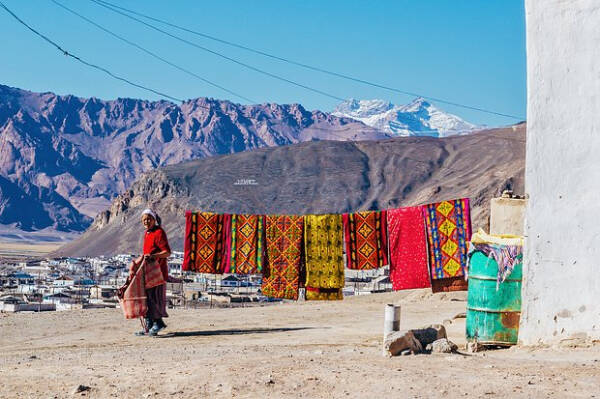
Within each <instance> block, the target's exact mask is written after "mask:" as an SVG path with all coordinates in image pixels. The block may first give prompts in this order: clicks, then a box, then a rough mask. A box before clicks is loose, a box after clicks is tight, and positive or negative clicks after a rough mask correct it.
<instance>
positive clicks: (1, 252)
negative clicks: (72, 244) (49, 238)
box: [0, 241, 62, 259]
mask: <svg viewBox="0 0 600 399" xmlns="http://www.w3.org/2000/svg"><path fill="white" fill-rule="evenodd" d="M61 245H62V243H58V244H39V243H36V244H23V243H18V242H7V241H0V258H3V257H5V258H8V259H13V258H20V257H40V256H44V255H46V254H48V253H50V252H52V251H56V250H57V249H58V248H59V247H60V246H61Z"/></svg>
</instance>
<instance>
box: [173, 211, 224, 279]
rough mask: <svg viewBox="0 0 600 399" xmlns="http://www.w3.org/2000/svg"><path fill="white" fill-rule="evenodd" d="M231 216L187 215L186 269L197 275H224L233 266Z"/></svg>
mask: <svg viewBox="0 0 600 399" xmlns="http://www.w3.org/2000/svg"><path fill="white" fill-rule="evenodd" d="M230 226H231V215H219V214H216V213H211V212H191V211H187V212H186V213H185V239H184V255H183V264H182V269H183V270H186V271H193V272H197V273H223V272H224V271H225V269H226V268H227V264H228V263H229V259H228V252H229V240H230V230H231V227H230Z"/></svg>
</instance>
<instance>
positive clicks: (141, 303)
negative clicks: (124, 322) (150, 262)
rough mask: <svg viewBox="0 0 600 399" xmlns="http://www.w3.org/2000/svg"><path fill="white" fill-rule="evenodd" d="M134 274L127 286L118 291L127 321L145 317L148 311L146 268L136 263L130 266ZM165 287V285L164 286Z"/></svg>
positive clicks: (129, 278)
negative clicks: (145, 282) (145, 280)
mask: <svg viewBox="0 0 600 399" xmlns="http://www.w3.org/2000/svg"><path fill="white" fill-rule="evenodd" d="M129 270H131V271H132V273H131V274H130V275H129V277H128V278H127V281H126V282H125V284H124V285H123V286H122V287H121V288H119V290H118V291H117V296H118V297H119V303H120V304H121V309H123V315H124V316H125V318H126V319H136V318H138V317H145V316H146V313H147V311H148V305H147V300H146V299H147V298H146V289H145V287H144V276H143V274H144V268H143V267H137V266H136V265H135V263H133V262H132V264H131V265H130V266H129ZM163 286H164V284H163Z"/></svg>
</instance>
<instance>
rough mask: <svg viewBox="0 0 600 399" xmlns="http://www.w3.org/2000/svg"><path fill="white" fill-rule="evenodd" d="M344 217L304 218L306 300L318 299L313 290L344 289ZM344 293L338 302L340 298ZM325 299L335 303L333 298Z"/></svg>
mask: <svg viewBox="0 0 600 399" xmlns="http://www.w3.org/2000/svg"><path fill="white" fill-rule="evenodd" d="M342 228H343V227H342V216H341V215H307V216H305V217H304V245H305V248H304V253H305V257H306V284H305V286H306V292H307V295H306V299H309V300H310V299H316V298H314V296H313V295H312V294H310V292H315V291H314V289H317V290H320V289H331V288H335V289H339V290H340V291H341V289H342V288H343V287H344V284H345V280H344V259H343V248H342V239H343V238H342ZM340 295H341V292H340V293H337V294H336V298H335V299H341V298H340ZM323 299H333V298H331V297H327V298H323Z"/></svg>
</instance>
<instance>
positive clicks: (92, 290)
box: [0, 252, 392, 312]
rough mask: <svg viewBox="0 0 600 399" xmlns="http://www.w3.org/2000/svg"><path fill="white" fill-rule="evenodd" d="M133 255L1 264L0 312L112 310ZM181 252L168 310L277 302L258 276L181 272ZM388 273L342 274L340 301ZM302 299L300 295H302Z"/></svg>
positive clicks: (369, 289)
mask: <svg viewBox="0 0 600 399" xmlns="http://www.w3.org/2000/svg"><path fill="white" fill-rule="evenodd" d="M133 257H134V255H129V254H119V255H116V256H112V257H103V256H100V257H85V258H48V259H33V260H12V261H8V260H4V261H2V260H0V312H41V311H64V310H71V309H97V308H116V307H119V301H118V298H117V297H116V292H117V289H118V288H119V287H120V286H122V285H123V284H124V283H125V281H126V279H127V275H128V273H129V264H130V263H131V260H132V259H133ZM182 263H183V253H182V252H173V254H172V255H171V257H170V258H169V261H168V265H169V282H168V283H167V301H168V307H169V308H176V307H185V308H202V307H243V306H257V305H265V304H272V303H277V302H281V300H280V299H273V298H268V297H266V296H264V295H262V294H261V291H260V287H261V283H262V278H261V276H260V275H234V274H224V275H213V274H199V273H189V272H183V271H182V270H181V265H182ZM391 289H392V286H391V283H390V280H389V268H388V267H385V268H382V269H378V270H368V271H355V270H346V286H345V288H344V296H351V295H365V294H371V293H375V292H386V291H391ZM301 297H303V296H302V292H301Z"/></svg>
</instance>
